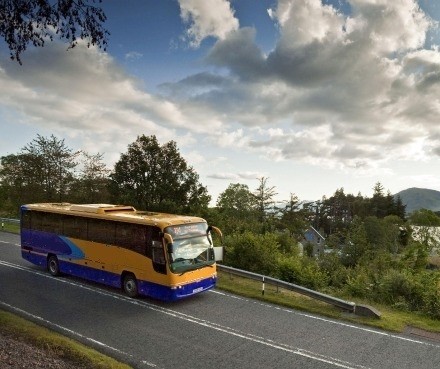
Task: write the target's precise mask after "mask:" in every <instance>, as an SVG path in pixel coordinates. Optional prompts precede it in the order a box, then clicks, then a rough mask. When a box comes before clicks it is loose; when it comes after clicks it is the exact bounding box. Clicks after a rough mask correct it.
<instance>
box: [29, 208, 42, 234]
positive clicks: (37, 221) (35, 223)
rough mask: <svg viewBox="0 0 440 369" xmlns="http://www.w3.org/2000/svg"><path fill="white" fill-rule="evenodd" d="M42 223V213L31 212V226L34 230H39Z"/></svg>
mask: <svg viewBox="0 0 440 369" xmlns="http://www.w3.org/2000/svg"><path fill="white" fill-rule="evenodd" d="M42 224H43V213H41V212H39V211H33V212H32V220H31V227H32V229H33V230H35V231H41V230H42Z"/></svg>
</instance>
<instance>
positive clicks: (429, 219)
mask: <svg viewBox="0 0 440 369" xmlns="http://www.w3.org/2000/svg"><path fill="white" fill-rule="evenodd" d="M408 220H409V222H410V223H411V224H413V225H416V226H427V227H439V226H440V217H439V216H438V215H437V214H436V213H434V212H433V211H432V210H428V209H419V210H415V211H414V212H412V213H411V215H410V216H409V219H408Z"/></svg>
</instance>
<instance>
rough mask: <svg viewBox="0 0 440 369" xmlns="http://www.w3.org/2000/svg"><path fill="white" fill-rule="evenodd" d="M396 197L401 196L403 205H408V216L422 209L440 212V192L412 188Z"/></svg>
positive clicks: (397, 194)
mask: <svg viewBox="0 0 440 369" xmlns="http://www.w3.org/2000/svg"><path fill="white" fill-rule="evenodd" d="M394 196H395V197H397V196H400V198H401V199H402V203H403V204H404V205H406V214H409V213H411V212H412V211H414V210H419V209H422V208H424V209H428V210H432V211H436V212H437V211H440V191H435V190H429V189H427V188H416V187H412V188H408V189H406V190H403V191H400V192H398V193H396V194H395V195H394Z"/></svg>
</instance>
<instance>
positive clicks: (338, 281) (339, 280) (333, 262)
mask: <svg viewBox="0 0 440 369" xmlns="http://www.w3.org/2000/svg"><path fill="white" fill-rule="evenodd" d="M318 265H319V267H320V269H321V271H322V272H323V273H325V274H326V276H327V281H328V286H329V287H334V288H341V287H343V286H344V285H345V284H346V283H347V279H348V276H349V271H348V269H347V268H346V267H344V266H343V265H342V264H341V261H340V258H339V255H338V254H336V253H334V252H333V253H330V254H323V255H320V256H319V258H318Z"/></svg>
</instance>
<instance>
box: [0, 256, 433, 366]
mask: <svg viewBox="0 0 440 369" xmlns="http://www.w3.org/2000/svg"><path fill="white" fill-rule="evenodd" d="M0 265H4V266H6V267H10V268H16V269H19V270H22V271H25V272H29V273H33V274H35V275H39V276H42V277H45V278H51V279H54V280H56V281H58V282H61V283H67V284H69V285H72V286H75V287H78V288H82V289H85V290H89V291H92V292H94V293H99V294H101V295H104V296H108V297H111V298H115V299H118V300H122V301H124V302H128V303H131V304H134V305H138V306H142V307H144V308H147V309H149V310H153V311H156V312H160V313H163V314H166V315H169V316H173V317H175V318H178V319H182V320H185V321H187V322H190V323H193V324H198V325H200V326H204V327H207V328H210V329H214V330H217V331H221V332H223V333H226V334H230V335H232V336H235V337H239V338H242V339H245V340H248V341H252V342H255V343H259V344H262V345H265V346H269V347H271V348H275V349H278V350H282V351H285V352H289V353H292V354H295V355H299V356H303V357H307V358H310V359H313V360H316V361H321V362H325V363H328V364H331V365H334V366H336V367H340V368H351V369H368V368H367V367H365V366H363V365H359V364H354V363H350V362H346V361H343V360H340V359H337V358H333V357H330V356H326V355H321V354H319V353H315V352H311V351H308V350H304V349H301V348H297V347H293V346H290V345H286V344H283V343H279V342H276V341H273V340H270V339H267V338H264V337H259V336H255V335H253V334H250V333H246V332H241V331H239V330H236V329H234V328H231V327H227V326H222V325H219V324H217V323H214V322H210V321H208V320H204V319H200V318H197V317H194V316H191V315H187V314H184V313H181V312H179V311H176V310H173V309H170V308H165V307H161V306H158V305H154V304H152V303H148V302H145V301H142V300H133V299H131V298H128V297H126V296H124V295H120V294H116V293H112V292H108V291H104V290H101V289H99V288H93V287H90V286H86V285H83V284H81V283H79V282H76V281H70V280H67V279H63V278H56V277H53V276H51V275H50V274H47V273H44V272H40V271H37V270H35V269H31V268H28V267H23V266H20V265H17V264H13V263H10V262H7V261H1V260H0ZM210 292H211V293H215V294H219V295H223V296H225V297H227V298H234V299H241V300H243V301H247V302H250V303H256V304H259V305H262V306H264V307H266V308H271V309H275V310H279V311H283V312H287V313H290V314H297V315H301V316H303V317H306V318H309V319H314V320H319V321H323V322H326V323H330V324H336V325H340V326H344V327H347V328H351V329H356V330H360V331H364V332H367V333H372V334H377V335H382V336H386V337H388V338H392V339H398V340H402V341H407V342H410V343H415V344H421V345H426V346H431V347H436V348H440V346H439V345H436V344H432V343H428V342H424V341H419V340H415V339H411V338H406V337H402V336H397V335H394V334H390V333H387V332H381V331H377V330H374V329H369V328H364V327H360V326H355V325H352V324H347V323H343V322H338V321H334V320H331V319H326V318H321V317H318V316H313V315H310V314H305V313H300V312H296V311H293V310H289V309H286V308H282V307H277V306H274V305H269V304H266V303H261V302H257V301H253V300H249V299H246V298H242V297H238V296H234V295H229V294H227V293H224V292H219V291H216V290H211V291H210ZM142 363H143V364H147V365H149V366H154V364H151V363H149V362H147V361H142Z"/></svg>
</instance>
